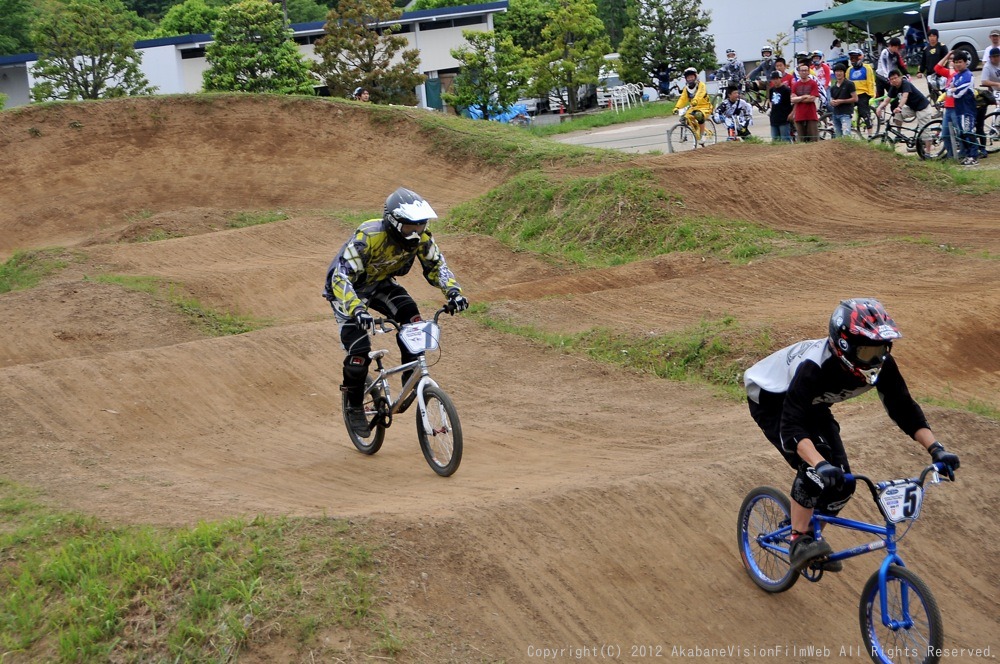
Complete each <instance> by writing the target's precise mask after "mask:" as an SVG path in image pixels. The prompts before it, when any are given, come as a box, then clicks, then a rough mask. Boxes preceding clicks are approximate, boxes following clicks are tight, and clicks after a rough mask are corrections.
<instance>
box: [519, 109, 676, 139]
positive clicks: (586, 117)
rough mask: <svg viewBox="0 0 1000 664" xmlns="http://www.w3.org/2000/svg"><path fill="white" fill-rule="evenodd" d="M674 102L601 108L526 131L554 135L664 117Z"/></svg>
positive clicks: (535, 126)
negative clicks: (622, 108)
mask: <svg viewBox="0 0 1000 664" xmlns="http://www.w3.org/2000/svg"><path fill="white" fill-rule="evenodd" d="M673 112H674V102H672V101H671V102H652V103H648V104H643V105H642V106H633V107H631V108H626V109H624V110H622V111H621V112H620V113H615V112H614V111H613V110H610V109H608V110H602V111H598V112H597V113H582V114H579V115H576V116H574V117H573V118H572V119H570V120H565V121H561V122H558V123H555V124H544V125H532V126H531V127H530V128H529V129H528V132H529V133H531V134H533V135H535V136H555V135H557V134H568V133H570V132H574V131H582V130H585V129H595V128H597V127H609V126H611V125H616V124H624V123H626V122H636V121H638V120H648V119H650V118H665V117H670V116H671V115H673Z"/></svg>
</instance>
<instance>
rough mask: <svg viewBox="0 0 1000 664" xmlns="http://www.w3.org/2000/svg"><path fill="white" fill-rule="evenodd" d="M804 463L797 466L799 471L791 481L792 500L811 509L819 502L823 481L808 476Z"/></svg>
mask: <svg viewBox="0 0 1000 664" xmlns="http://www.w3.org/2000/svg"><path fill="white" fill-rule="evenodd" d="M808 468H809V467H808V466H807V465H806V464H801V465H800V466H799V472H798V473H796V475H795V481H794V482H792V500H794V501H795V502H797V503H798V504H799V505H802V507H805V508H807V509H813V508H814V507H816V504H817V503H819V498H820V496H821V495H822V494H823V482H821V481H820V480H819V478H818V477H815V476H810V475H809V473H807V472H806V471H807V470H808Z"/></svg>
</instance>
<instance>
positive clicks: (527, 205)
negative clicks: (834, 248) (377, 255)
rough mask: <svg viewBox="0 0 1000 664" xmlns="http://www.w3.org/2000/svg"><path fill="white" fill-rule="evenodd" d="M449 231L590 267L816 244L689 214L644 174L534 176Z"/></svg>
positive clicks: (453, 218) (455, 219)
mask: <svg viewBox="0 0 1000 664" xmlns="http://www.w3.org/2000/svg"><path fill="white" fill-rule="evenodd" d="M446 224H447V226H446V227H448V228H455V229H459V230H464V231H469V232H474V233H481V234H484V235H491V236H494V237H496V238H498V239H499V240H500V241H502V242H504V243H505V244H507V245H508V246H510V247H511V248H512V249H514V250H516V251H533V252H537V253H539V254H542V255H545V256H549V257H553V258H556V259H559V260H568V261H571V262H574V263H578V264H581V265H584V266H588V267H589V266H601V265H618V264H623V263H627V262H630V261H633V260H636V259H641V258H648V257H651V256H656V255H659V254H664V253H670V252H675V251H700V252H703V253H706V254H710V255H714V256H719V257H722V258H726V259H730V260H735V261H746V260H749V259H751V258H753V257H756V256H760V255H763V254H767V253H770V252H771V251H774V250H775V249H776V248H777V247H779V246H781V245H783V244H787V243H789V242H792V243H807V242H809V240H808V239H807V238H798V237H796V236H794V235H792V234H789V233H779V232H777V231H774V230H771V229H768V228H764V227H761V226H757V225H755V224H752V223H749V222H743V221H734V220H725V219H718V218H711V217H691V216H689V215H685V214H684V207H683V201H682V200H681V199H680V198H679V197H677V196H674V195H672V194H670V193H668V192H665V191H663V189H661V188H660V186H659V184H658V183H657V182H656V179H655V177H654V176H653V174H652V172H651V171H649V170H648V169H644V168H626V169H620V170H618V171H615V172H611V173H608V174H603V175H597V176H593V177H576V178H573V177H568V178H564V179H562V180H558V179H556V178H555V177H554V176H550V175H547V174H545V173H542V172H541V171H537V170H535V171H528V172H525V173H522V174H520V175H517V176H515V177H514V178H512V179H511V180H509V181H507V182H505V183H504V184H501V185H500V186H498V187H496V188H495V189H493V190H492V191H490V192H489V193H488V194H486V195H484V196H482V197H480V198H478V199H476V200H473V201H470V202H468V203H464V204H462V205H459V206H457V207H456V208H454V209H453V210H452V211H451V213H450V214H449V215H448V218H447V221H446Z"/></svg>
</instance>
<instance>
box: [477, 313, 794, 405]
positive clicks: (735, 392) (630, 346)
mask: <svg viewBox="0 0 1000 664" xmlns="http://www.w3.org/2000/svg"><path fill="white" fill-rule="evenodd" d="M470 311H471V312H472V315H473V316H474V318H475V319H476V320H477V321H479V322H480V323H481V324H483V325H485V326H486V327H488V328H490V329H493V330H496V331H499V332H503V333H506V334H514V335H517V336H520V337H524V338H526V339H530V340H532V341H534V342H536V343H539V344H542V345H545V346H548V347H550V348H558V349H562V350H566V351H569V352H573V353H580V354H583V355H586V356H588V357H590V358H592V359H594V360H598V361H600V362H605V363H608V364H614V365H617V366H621V367H625V368H628V369H632V370H635V371H640V372H643V373H649V374H652V375H654V376H657V377H659V378H664V379H668V380H675V381H684V382H694V383H699V384H707V385H711V386H713V387H715V388H718V389H719V390H720V392H721V393H722V394H723V395H724V396H726V397H728V398H733V399H742V398H744V396H745V393H744V391H743V387H742V384H741V380H742V376H743V372H744V371H745V370H746V369H747V367H749V366H750V365H751V364H753V363H754V362H756V361H757V360H759V359H760V358H762V357H764V356H766V355H767V354H769V353H771V352H773V351H774V348H772V346H773V345H774V343H773V341H772V337H771V332H770V331H769V330H767V329H761V330H747V329H745V328H743V327H742V326H740V325H739V324H738V323H737V322H736V320H735V319H734V318H732V317H725V318H722V319H720V320H716V321H702V322H701V323H699V324H697V325H695V326H692V327H690V328H687V329H684V330H680V331H677V332H670V333H666V334H648V335H642V336H636V335H630V334H627V333H624V332H618V331H613V330H608V329H605V328H594V329H590V330H587V331H586V332H581V333H578V334H560V333H552V332H545V331H542V330H539V329H538V328H535V327H532V326H521V325H515V324H512V323H510V322H507V321H504V320H502V319H498V318H496V317H494V316H492V315H491V314H490V310H489V307H488V306H486V305H478V306H473V308H472V309H471V310H470Z"/></svg>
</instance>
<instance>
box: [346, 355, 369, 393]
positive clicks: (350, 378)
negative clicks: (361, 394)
mask: <svg viewBox="0 0 1000 664" xmlns="http://www.w3.org/2000/svg"><path fill="white" fill-rule="evenodd" d="M371 363H372V361H371V360H370V359H369V358H368V357H367V356H364V355H348V356H347V357H345V358H344V387H347V388H351V387H364V384H365V378H367V377H368V365H369V364H371Z"/></svg>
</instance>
